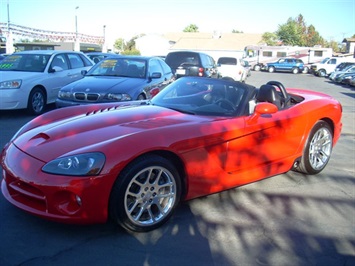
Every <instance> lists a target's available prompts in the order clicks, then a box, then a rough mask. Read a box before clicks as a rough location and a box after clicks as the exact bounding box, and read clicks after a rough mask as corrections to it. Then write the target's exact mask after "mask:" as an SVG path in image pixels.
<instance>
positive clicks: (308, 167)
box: [296, 120, 333, 175]
mask: <svg viewBox="0 0 355 266" xmlns="http://www.w3.org/2000/svg"><path fill="white" fill-rule="evenodd" d="M332 148H333V133H332V129H331V128H330V126H329V124H328V123H327V122H325V121H322V120H320V121H318V122H317V123H316V124H315V125H314V127H313V128H312V130H311V132H310V133H309V136H308V139H307V142H306V144H305V147H304V150H303V155H302V158H301V162H300V165H299V166H298V168H297V169H296V170H297V171H299V172H301V173H305V174H310V175H314V174H318V173H320V172H321V171H322V170H323V169H324V168H325V167H326V165H327V164H328V162H329V159H330V155H331V153H332Z"/></svg>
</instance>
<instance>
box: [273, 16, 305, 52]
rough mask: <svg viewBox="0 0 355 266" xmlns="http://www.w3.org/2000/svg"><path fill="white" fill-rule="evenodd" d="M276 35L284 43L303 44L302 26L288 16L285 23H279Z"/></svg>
mask: <svg viewBox="0 0 355 266" xmlns="http://www.w3.org/2000/svg"><path fill="white" fill-rule="evenodd" d="M276 35H277V37H278V38H279V40H280V41H282V43H283V44H284V45H292V46H303V45H304V44H303V37H302V27H301V26H300V25H299V24H298V23H297V21H296V20H294V19H292V18H289V19H288V20H287V23H285V24H283V25H279V29H278V30H277V31H276Z"/></svg>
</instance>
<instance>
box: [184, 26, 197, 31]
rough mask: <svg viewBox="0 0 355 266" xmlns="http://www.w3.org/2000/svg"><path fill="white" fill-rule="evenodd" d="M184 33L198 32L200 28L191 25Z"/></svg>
mask: <svg viewBox="0 0 355 266" xmlns="http://www.w3.org/2000/svg"><path fill="white" fill-rule="evenodd" d="M183 32H198V27H197V26H196V25H195V24H190V25H189V26H187V27H186V28H185V29H184V30H183Z"/></svg>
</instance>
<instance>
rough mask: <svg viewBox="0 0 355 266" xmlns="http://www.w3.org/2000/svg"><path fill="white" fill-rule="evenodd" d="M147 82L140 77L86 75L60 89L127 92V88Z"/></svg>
mask: <svg viewBox="0 0 355 266" xmlns="http://www.w3.org/2000/svg"><path fill="white" fill-rule="evenodd" d="M145 83H147V80H145V79H141V78H127V77H109V76H86V77H84V78H83V79H80V80H78V81H75V82H73V83H70V84H68V85H67V86H65V87H63V88H62V90H65V91H68V90H69V91H71V92H98V93H104V92H108V91H111V92H127V89H131V88H137V87H140V86H142V85H143V84H145Z"/></svg>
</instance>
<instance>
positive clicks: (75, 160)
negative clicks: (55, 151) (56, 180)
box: [42, 152, 106, 176]
mask: <svg viewBox="0 0 355 266" xmlns="http://www.w3.org/2000/svg"><path fill="white" fill-rule="evenodd" d="M105 159H106V158H105V155H104V154H102V153H100V152H92V153H83V154H77V155H72V156H66V157H61V158H57V159H55V160H53V161H50V162H49V163H47V164H46V165H44V166H43V168H42V171H43V172H46V173H50V174H55V175H68V176H94V175H98V174H99V173H100V171H101V169H102V168H103V166H104V164H105Z"/></svg>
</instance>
